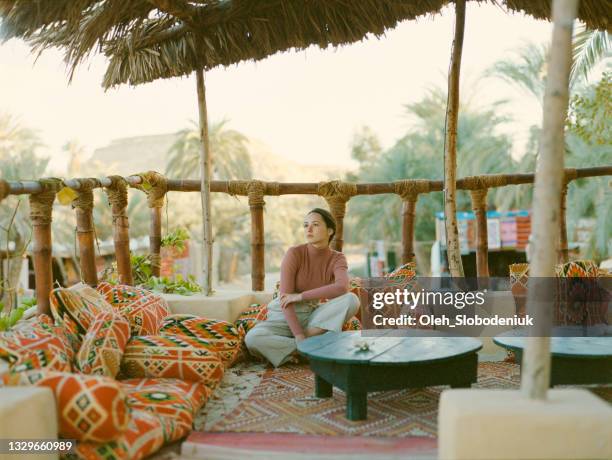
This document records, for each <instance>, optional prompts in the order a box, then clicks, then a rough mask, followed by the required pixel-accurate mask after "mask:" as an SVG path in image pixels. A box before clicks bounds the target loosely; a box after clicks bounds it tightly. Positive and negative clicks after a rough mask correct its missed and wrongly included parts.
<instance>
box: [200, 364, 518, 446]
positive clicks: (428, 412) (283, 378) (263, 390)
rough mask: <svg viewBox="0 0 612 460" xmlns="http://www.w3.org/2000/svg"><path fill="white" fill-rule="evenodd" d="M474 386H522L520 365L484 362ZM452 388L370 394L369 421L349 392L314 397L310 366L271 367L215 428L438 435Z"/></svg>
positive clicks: (349, 433) (335, 390)
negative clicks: (445, 395) (441, 408)
mask: <svg viewBox="0 0 612 460" xmlns="http://www.w3.org/2000/svg"><path fill="white" fill-rule="evenodd" d="M478 366H479V368H478V383H477V384H476V385H473V387H472V388H489V389H491V388H497V389H509V388H518V387H519V383H520V370H519V366H518V365H516V364H510V363H503V362H482V363H479V365H478ZM446 388H448V387H444V386H438V387H427V388H417V389H405V390H395V391H384V392H376V393H369V394H368V419H367V420H363V421H350V420H347V419H346V416H345V411H346V399H345V395H344V392H343V391H342V390H340V389H338V388H334V395H333V398H315V397H314V396H313V389H314V374H313V373H312V371H310V369H309V368H308V367H307V366H305V365H301V366H283V367H280V368H278V369H268V370H266V371H265V373H264V376H263V379H262V380H261V382H260V383H259V385H258V386H257V387H256V388H255V390H254V391H253V392H252V393H251V395H250V396H249V397H248V398H247V399H246V400H245V401H243V402H242V403H240V404H239V405H238V406H237V407H236V408H235V409H234V410H233V411H232V412H231V413H230V414H228V415H227V416H226V417H225V418H223V419H222V420H221V421H219V422H218V423H216V424H215V425H213V426H212V427H211V428H210V429H209V431H213V432H266V433H283V432H284V433H287V432H289V433H298V434H308V435H327V436H386V437H407V436H428V437H436V433H437V417H438V402H439V398H440V393H441V392H442V390H444V389H446Z"/></svg>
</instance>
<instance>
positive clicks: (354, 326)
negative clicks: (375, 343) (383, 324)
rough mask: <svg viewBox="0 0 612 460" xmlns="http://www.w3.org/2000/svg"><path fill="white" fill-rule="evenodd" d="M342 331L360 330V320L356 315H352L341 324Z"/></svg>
mask: <svg viewBox="0 0 612 460" xmlns="http://www.w3.org/2000/svg"><path fill="white" fill-rule="evenodd" d="M342 330H343V331H360V330H361V321H359V320H358V319H357V317H356V316H353V317H352V318H351V319H349V320H348V321H347V322H346V323H344V325H343V326H342Z"/></svg>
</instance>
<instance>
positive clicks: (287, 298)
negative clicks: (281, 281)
mask: <svg viewBox="0 0 612 460" xmlns="http://www.w3.org/2000/svg"><path fill="white" fill-rule="evenodd" d="M301 301H302V294H281V296H280V303H281V308H282V309H283V310H284V309H285V308H287V307H288V306H289V305H290V304H292V303H294V302H301Z"/></svg>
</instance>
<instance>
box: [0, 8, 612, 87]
mask: <svg viewBox="0 0 612 460" xmlns="http://www.w3.org/2000/svg"><path fill="white" fill-rule="evenodd" d="M475 1H476V0H475ZM478 1H486V0H478ZM447 3H449V1H448V0H0V15H2V16H3V19H2V24H1V34H2V36H3V37H4V39H8V38H12V37H20V38H24V39H26V40H27V41H28V42H29V43H30V44H31V46H32V47H33V49H35V50H42V49H45V48H48V47H60V48H63V49H64V50H65V51H66V61H67V63H68V64H69V65H70V66H71V69H73V70H74V68H75V67H76V66H77V65H78V64H79V63H80V62H81V61H82V60H83V59H84V58H86V57H87V56H88V55H89V54H90V53H92V52H94V51H101V52H103V53H104V54H105V55H106V56H108V58H109V65H108V68H107V71H106V74H105V76H104V81H103V86H104V87H105V88H108V87H111V86H114V85H118V84H121V83H130V84H134V85H136V84H140V83H145V82H149V81H153V80H156V79H158V78H168V77H175V76H181V75H187V74H189V73H191V72H192V71H194V70H195V69H197V68H200V67H203V68H204V69H206V70H208V69H212V68H214V67H217V66H220V65H223V66H227V65H230V64H234V63H237V62H240V61H243V60H250V59H254V60H259V59H263V58H265V57H267V56H270V55H272V54H275V53H277V52H279V51H285V50H288V49H291V48H295V49H305V48H307V47H308V46H310V45H313V44H314V45H318V46H320V47H321V48H326V47H328V46H338V45H344V44H348V43H353V42H356V41H359V40H361V39H363V38H364V37H365V36H366V35H368V34H373V35H374V36H380V35H382V34H383V33H384V32H385V30H387V29H389V28H393V27H394V26H395V25H396V24H397V23H398V22H400V21H403V20H406V19H414V18H416V17H418V16H422V15H424V14H434V13H437V12H439V11H440V9H441V8H442V7H443V6H444V5H446V4H447ZM498 3H502V4H505V5H506V6H507V7H508V9H510V10H513V11H525V12H526V13H528V14H530V15H532V16H534V17H536V18H549V16H550V1H549V0H498ZM610 3H611V2H610V0H582V1H581V2H580V10H579V18H580V19H581V20H582V21H583V22H585V23H586V24H587V26H589V27H590V28H599V29H609V28H610V24H611V21H610V19H611V16H612V8H611V7H610Z"/></svg>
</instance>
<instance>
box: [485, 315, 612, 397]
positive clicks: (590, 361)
mask: <svg viewBox="0 0 612 460" xmlns="http://www.w3.org/2000/svg"><path fill="white" fill-rule="evenodd" d="M563 329H564V331H562V332H564V333H565V334H567V335H569V334H571V333H572V330H571V327H564V328H563ZM575 329H576V330H575V331H574V333H575V335H578V334H579V333H580V330H581V329H582V327H581V326H577V327H575ZM526 335H527V332H526V330H525V329H513V330H511V331H507V332H504V333H503V334H500V335H498V336H496V337H494V338H493V342H495V343H496V344H497V345H499V346H500V347H503V348H506V349H508V350H512V351H513V352H514V354H515V355H516V359H517V362H518V363H519V364H521V363H522V361H523V349H524V348H525V336H526ZM550 355H551V367H550V386H551V387H552V386H555V385H586V384H600V383H612V336H602V337H573V336H569V337H568V336H566V337H557V336H555V337H551V338H550ZM521 369H522V367H521Z"/></svg>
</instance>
